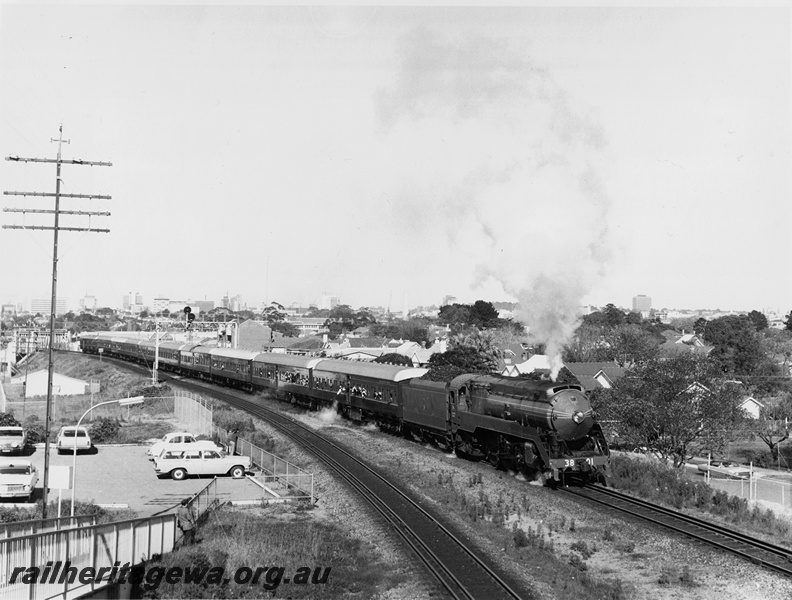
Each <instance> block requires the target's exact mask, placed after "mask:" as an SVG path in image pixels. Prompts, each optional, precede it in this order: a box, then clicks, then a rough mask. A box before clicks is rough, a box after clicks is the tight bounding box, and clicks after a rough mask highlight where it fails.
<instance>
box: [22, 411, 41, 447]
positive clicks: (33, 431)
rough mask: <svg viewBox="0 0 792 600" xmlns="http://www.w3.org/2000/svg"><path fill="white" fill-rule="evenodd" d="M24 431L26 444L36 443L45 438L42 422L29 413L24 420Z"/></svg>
mask: <svg viewBox="0 0 792 600" xmlns="http://www.w3.org/2000/svg"><path fill="white" fill-rule="evenodd" d="M23 425H24V427H25V431H27V441H28V444H38V443H39V442H43V441H44V438H45V433H46V432H45V431H44V423H42V422H41V421H40V420H39V418H38V416H37V415H30V416H29V417H28V418H27V419H25V422H24V424H23Z"/></svg>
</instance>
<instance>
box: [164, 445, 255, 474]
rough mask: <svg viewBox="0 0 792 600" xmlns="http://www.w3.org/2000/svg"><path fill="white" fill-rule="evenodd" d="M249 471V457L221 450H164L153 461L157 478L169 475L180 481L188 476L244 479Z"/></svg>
mask: <svg viewBox="0 0 792 600" xmlns="http://www.w3.org/2000/svg"><path fill="white" fill-rule="evenodd" d="M249 470H250V457H249V456H234V455H231V454H226V453H225V452H223V451H222V450H216V449H214V450H211V449H198V448H190V449H172V448H171V449H166V450H165V451H163V453H162V455H161V456H159V457H158V458H156V459H154V471H155V472H156V473H157V476H161V475H170V476H171V477H172V478H173V479H176V480H177V481H181V480H182V479H184V478H186V477H187V476H188V475H226V474H228V475H231V477H244V476H245V473H246V472H247V471H249Z"/></svg>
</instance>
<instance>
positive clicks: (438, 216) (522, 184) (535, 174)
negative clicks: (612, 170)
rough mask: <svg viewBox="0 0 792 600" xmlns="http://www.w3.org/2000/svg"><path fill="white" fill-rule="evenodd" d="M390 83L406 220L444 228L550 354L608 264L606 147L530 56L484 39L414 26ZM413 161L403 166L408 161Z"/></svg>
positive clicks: (387, 112) (387, 101)
mask: <svg viewBox="0 0 792 600" xmlns="http://www.w3.org/2000/svg"><path fill="white" fill-rule="evenodd" d="M399 56H400V59H401V68H400V70H399V72H398V76H397V77H396V79H395V81H393V83H392V84H391V85H389V86H388V87H386V88H384V89H382V90H380V95H379V98H378V100H379V108H380V123H381V126H382V128H383V132H384V136H385V138H386V139H389V140H390V141H391V142H392V143H393V148H394V150H393V160H394V164H395V165H396V170H397V171H398V173H399V178H400V181H401V189H400V190H399V192H398V193H399V201H400V202H399V206H400V207H401V208H402V211H401V214H402V215H406V217H405V218H408V219H409V220H410V228H411V229H412V230H416V229H418V231H417V233H418V234H421V233H423V231H421V230H420V226H416V222H417V221H418V219H416V216H420V217H421V219H422V220H423V221H427V220H428V221H429V222H430V224H431V227H432V229H433V230H435V231H436V230H442V231H444V233H445V235H446V238H447V240H448V241H450V242H451V244H452V245H453V249H454V251H455V252H457V253H458V254H459V256H460V259H464V260H469V261H472V262H473V264H474V265H475V269H474V276H473V281H472V282H471V284H472V286H473V287H474V288H475V287H478V286H480V285H482V284H484V283H486V282H488V281H489V280H495V281H497V282H499V283H500V285H501V286H502V288H503V289H504V290H505V291H506V292H507V293H509V294H510V295H512V296H514V297H515V298H516V299H517V300H518V301H519V313H518V315H517V318H518V319H519V320H521V321H523V322H524V323H526V324H527V326H528V329H529V334H530V336H531V337H532V339H533V340H535V341H536V342H540V343H544V344H546V347H547V353H548V354H549V355H550V356H551V357H553V358H552V360H553V364H554V366H555V368H554V372H553V376H554V377H555V375H556V374H557V371H558V369H559V368H560V354H561V350H562V348H563V346H564V344H565V343H566V342H567V341H568V340H569V339H570V336H571V335H572V333H573V332H574V330H575V328H576V327H577V324H578V322H579V309H580V306H581V303H582V301H583V299H584V297H585V296H586V294H587V292H588V291H589V290H590V289H591V287H592V286H593V284H594V283H595V282H596V280H597V278H599V277H601V276H602V275H603V269H604V265H605V263H606V261H607V259H608V249H607V238H608V235H607V211H608V202H607V197H606V194H605V193H604V191H603V186H602V184H601V173H602V169H603V164H604V162H605V152H604V148H605V142H604V136H603V133H602V131H601V130H600V129H599V127H598V126H597V125H596V123H595V120H594V119H592V118H590V117H589V116H587V115H586V114H585V112H584V111H583V110H575V109H573V107H572V100H571V99H570V98H569V96H568V95H567V94H566V93H565V92H564V91H563V90H562V89H561V88H560V87H559V86H558V85H557V84H556V83H555V82H554V81H553V78H552V77H551V76H550V74H549V73H548V72H547V70H545V69H543V68H541V67H539V66H538V65H536V64H534V61H532V60H531V57H530V56H529V55H528V53H527V52H525V51H522V50H519V49H516V48H512V47H509V46H508V45H507V43H506V42H504V41H502V40H496V39H488V38H481V37H479V38H465V39H459V40H449V39H441V38H439V37H438V36H437V35H435V34H433V33H432V32H431V31H428V30H421V31H416V32H414V33H413V34H411V35H410V36H409V37H408V38H407V39H405V40H404V44H403V46H402V47H401V48H400V54H399ZM405 152H409V157H408V156H405V154H404V153H405Z"/></svg>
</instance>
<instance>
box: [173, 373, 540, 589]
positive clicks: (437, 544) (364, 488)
mask: <svg viewBox="0 0 792 600" xmlns="http://www.w3.org/2000/svg"><path fill="white" fill-rule="evenodd" d="M173 383H176V384H178V385H180V386H184V387H186V388H192V389H193V390H194V391H200V392H204V393H206V392H207V391H210V392H211V394H212V395H213V396H215V397H217V398H218V399H221V400H223V401H225V402H228V403H229V404H231V405H233V406H235V407H237V408H240V409H242V410H245V411H246V412H248V413H250V414H252V415H254V416H256V417H259V418H261V419H263V420H265V421H267V422H268V423H269V424H270V425H272V426H273V427H275V428H276V429H277V430H278V431H280V432H282V433H283V434H284V435H286V436H288V437H289V438H291V439H294V440H296V441H297V442H298V443H299V444H300V445H301V447H303V448H304V449H306V450H308V451H309V452H311V453H313V454H314V455H315V456H316V457H317V458H319V459H320V460H321V461H322V462H323V463H324V464H325V465H326V466H328V467H329V468H330V469H331V470H332V471H333V472H334V473H335V474H336V475H337V476H338V477H340V478H341V479H343V480H344V481H346V482H347V483H348V484H349V485H350V487H352V489H353V490H355V492H357V493H358V494H359V495H360V496H361V497H362V498H363V499H365V500H366V501H367V502H368V503H369V504H370V505H371V506H372V508H373V509H374V510H375V511H376V513H377V514H378V515H380V516H381V517H382V519H383V520H384V521H385V522H386V523H388V524H389V525H390V526H391V527H392V528H393V530H394V531H395V532H396V533H397V534H398V535H399V536H400V537H401V538H402V540H404V542H405V544H406V545H407V546H408V547H409V548H410V549H411V550H412V551H413V552H414V553H415V554H416V556H417V557H418V559H419V560H420V562H421V563H423V565H424V566H425V567H426V569H427V570H428V571H429V573H430V574H431V575H432V576H433V577H434V578H435V579H436V580H437V581H438V583H439V584H440V586H441V587H442V588H443V589H444V590H445V591H446V592H447V594H448V595H449V596H450V597H451V598H454V599H455V600H456V599H458V600H462V599H464V598H468V599H475V598H487V599H493V600H496V599H512V600H516V599H529V598H532V597H533V595H532V594H530V593H529V592H528V591H527V590H525V589H522V588H521V586H520V585H519V584H518V583H516V582H509V581H507V579H508V577H507V576H505V575H502V574H499V573H498V572H497V570H496V567H494V565H493V564H492V563H491V561H489V560H488V559H487V558H486V557H485V556H483V555H482V554H480V553H479V552H477V551H476V550H474V549H471V548H470V547H469V545H468V544H467V543H466V542H464V541H463V540H461V539H460V538H459V537H458V536H457V535H456V534H454V533H453V532H452V531H451V530H450V529H449V528H448V527H447V526H446V525H445V524H444V523H441V522H440V520H438V519H437V518H436V517H435V516H434V515H433V514H432V513H431V512H430V511H428V510H426V509H425V508H423V507H422V506H421V505H420V503H419V502H418V501H417V500H416V499H414V498H413V497H411V495H410V494H409V493H408V492H406V491H405V490H403V489H401V488H400V487H399V486H397V485H396V484H394V483H393V482H391V481H389V480H388V479H386V478H385V477H383V476H382V475H380V474H379V473H377V472H376V471H375V470H374V469H373V468H372V467H370V466H369V465H368V464H366V463H365V462H364V461H362V460H360V459H359V458H357V457H356V456H355V455H354V454H352V453H351V452H349V451H347V450H346V449H344V448H343V447H342V446H340V445H339V444H336V443H335V442H332V441H330V440H328V439H326V438H325V437H323V436H321V435H320V434H318V433H316V432H315V431H314V430H313V429H311V428H310V427H308V426H306V425H303V424H302V423H300V422H299V421H296V420H294V419H292V418H291V417H288V416H286V415H283V414H281V413H280V412H278V411H275V410H272V409H270V408H267V407H263V406H261V405H259V404H256V403H254V402H251V401H248V400H245V399H243V398H240V397H239V396H237V395H235V394H230V393H227V392H224V391H221V390H218V389H216V388H214V387H212V388H207V387H205V386H203V385H201V384H198V383H195V382H191V381H187V380H181V379H179V380H173Z"/></svg>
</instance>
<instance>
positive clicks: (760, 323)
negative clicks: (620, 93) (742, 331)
mask: <svg viewBox="0 0 792 600" xmlns="http://www.w3.org/2000/svg"><path fill="white" fill-rule="evenodd" d="M748 318H749V319H751V323H753V324H754V327H755V328H756V331H762V330H764V329H767V327H768V325H769V324H768V322H767V317H766V316H764V313H760V312H759V311H758V310H752V311H751V312H749V313H748Z"/></svg>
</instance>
